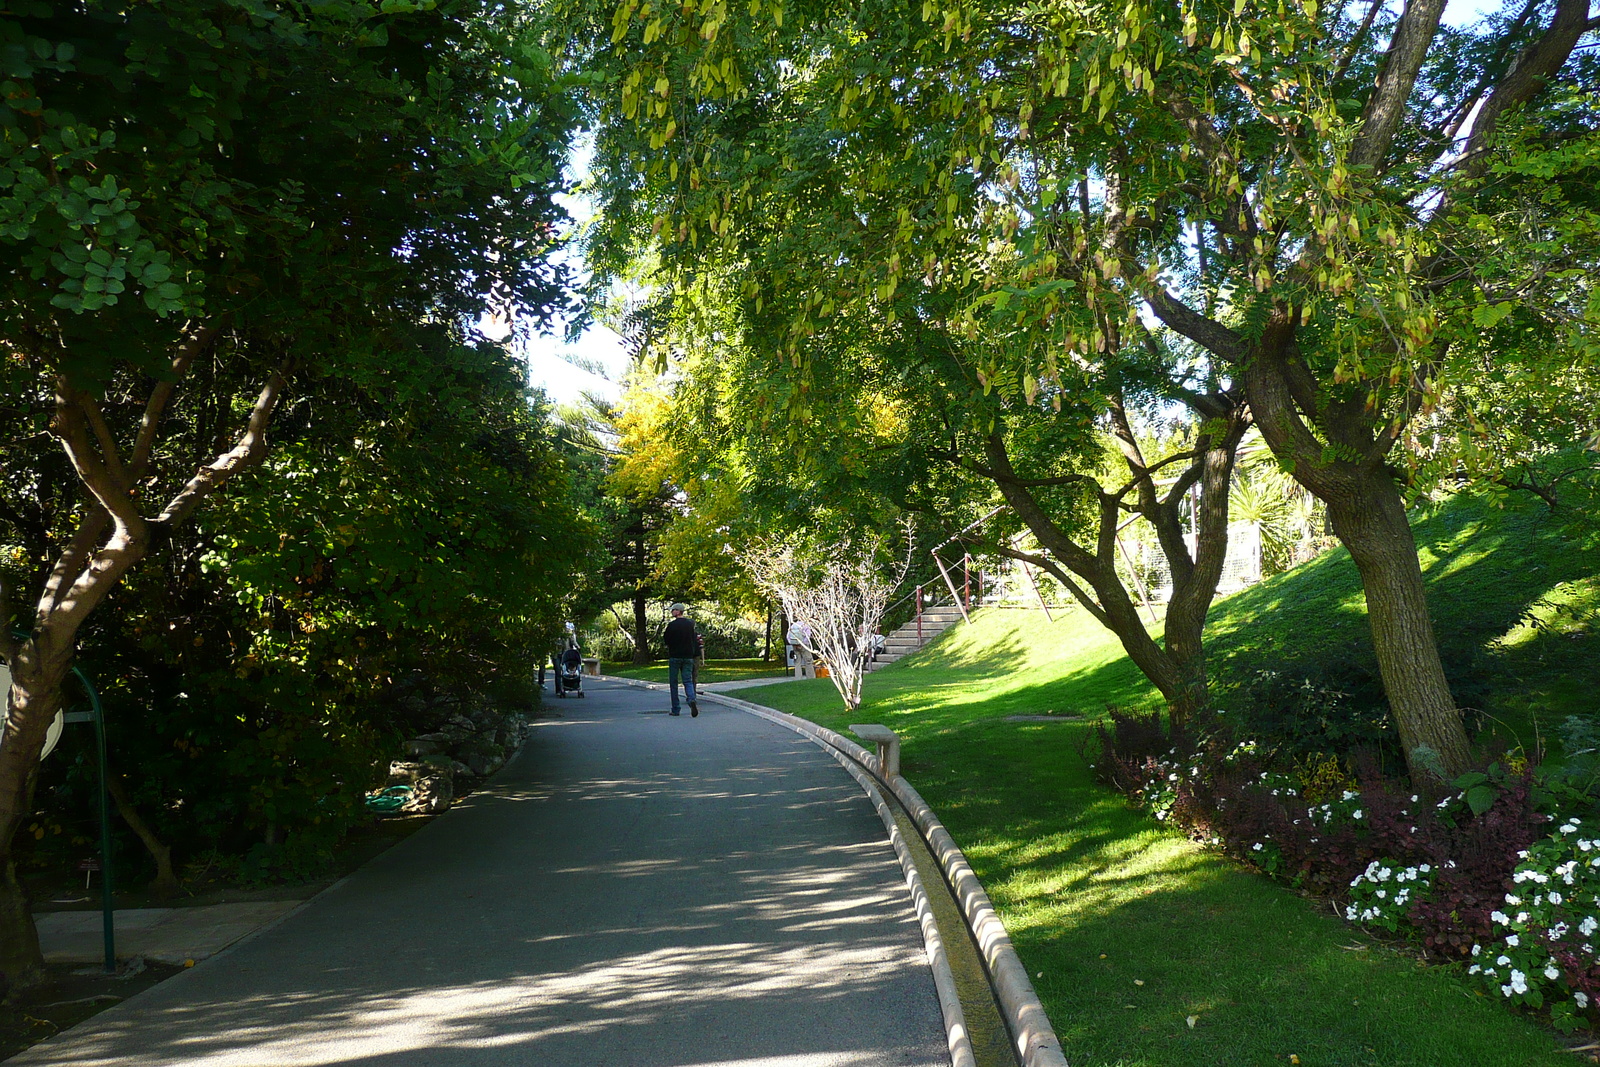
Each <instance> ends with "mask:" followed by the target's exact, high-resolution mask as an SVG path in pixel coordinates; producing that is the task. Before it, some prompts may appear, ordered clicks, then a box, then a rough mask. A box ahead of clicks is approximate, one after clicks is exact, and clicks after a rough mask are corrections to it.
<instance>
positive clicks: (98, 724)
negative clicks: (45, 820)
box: [72, 667, 117, 974]
mask: <svg viewBox="0 0 1600 1067" xmlns="http://www.w3.org/2000/svg"><path fill="white" fill-rule="evenodd" d="M72 673H73V674H76V675H77V676H78V680H79V681H80V682H82V683H83V688H84V691H85V692H87V693H88V694H89V706H90V707H91V708H93V709H94V733H95V742H96V746H97V748H98V749H99V751H98V753H97V755H98V756H99V762H100V913H101V923H100V925H101V930H102V932H103V933H104V935H105V949H106V960H105V971H106V973H107V974H115V973H116V971H117V930H116V918H115V911H114V908H115V900H116V896H115V894H116V890H115V883H114V880H113V879H112V876H111V789H110V787H109V785H108V784H107V782H106V715H105V709H104V708H102V707H101V706H100V694H99V693H97V692H95V690H94V686H92V685H90V684H89V676H88V675H86V674H84V673H83V671H82V670H81V669H80V668H78V667H74V668H72Z"/></svg>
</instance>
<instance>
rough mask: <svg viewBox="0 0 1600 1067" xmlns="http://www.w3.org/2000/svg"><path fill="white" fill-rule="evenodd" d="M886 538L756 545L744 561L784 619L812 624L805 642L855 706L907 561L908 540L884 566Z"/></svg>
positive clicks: (846, 699) (904, 572)
mask: <svg viewBox="0 0 1600 1067" xmlns="http://www.w3.org/2000/svg"><path fill="white" fill-rule="evenodd" d="M887 550H888V546H887V544H886V543H885V541H884V539H883V538H881V537H878V538H858V539H854V540H842V541H834V542H829V543H824V544H815V545H793V544H785V545H779V544H774V543H767V544H762V545H757V546H756V547H755V548H754V549H753V550H752V551H751V552H750V553H749V554H748V555H747V556H746V557H745V561H744V562H745V567H746V569H747V570H748V571H749V572H750V576H751V578H753V579H754V580H755V583H756V585H757V586H759V587H760V588H761V589H762V590H763V591H765V592H766V593H768V594H769V595H771V596H773V597H776V598H777V599H778V602H779V603H781V604H782V605H783V610H784V613H785V614H786V615H788V616H789V619H790V622H791V623H794V622H803V623H805V624H806V626H807V627H808V628H809V629H810V630H811V641H810V643H809V644H807V645H806V646H805V647H806V648H807V650H808V651H810V653H811V654H812V655H813V656H814V657H816V659H817V661H818V662H820V663H822V664H823V665H825V666H826V667H827V668H828V676H829V677H830V678H831V679H833V686H834V688H835V689H837V690H838V691H839V696H840V697H842V698H843V699H844V703H845V707H847V708H849V709H850V710H851V711H854V710H855V709H856V708H858V707H860V706H861V682H862V679H863V678H865V677H866V673H867V664H868V663H869V662H871V660H872V645H873V636H874V635H875V634H876V633H877V632H878V625H879V624H880V623H881V622H882V621H883V612H884V609H885V608H886V607H887V606H888V604H889V598H890V597H891V596H892V595H894V591H895V589H896V588H898V587H899V585H900V583H901V582H902V581H904V580H905V576H906V572H907V571H908V570H909V569H910V567H911V539H910V537H909V536H907V538H906V557H905V559H904V561H902V562H901V563H900V564H899V567H898V571H897V572H896V571H895V569H894V568H892V567H885V566H884V564H883V562H882V561H883V559H884V557H885V556H886V555H887Z"/></svg>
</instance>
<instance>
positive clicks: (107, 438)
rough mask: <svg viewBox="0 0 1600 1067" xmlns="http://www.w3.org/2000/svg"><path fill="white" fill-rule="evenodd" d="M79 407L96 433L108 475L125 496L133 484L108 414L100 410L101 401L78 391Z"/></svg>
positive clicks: (85, 392) (83, 391)
mask: <svg viewBox="0 0 1600 1067" xmlns="http://www.w3.org/2000/svg"><path fill="white" fill-rule="evenodd" d="M77 402H78V407H79V409H80V410H82V412H83V417H84V420H85V421H86V422H88V424H89V428H90V429H91V430H93V431H94V437H95V441H96V442H97V443H98V444H99V445H100V461H101V463H103V464H104V465H105V468H106V475H107V477H109V478H110V479H111V482H112V484H113V485H114V486H116V488H117V490H118V491H119V492H120V493H121V495H123V496H127V495H128V494H129V493H131V492H132V490H133V484H132V483H131V482H130V481H129V480H128V471H127V468H125V467H124V466H123V465H122V453H121V452H120V451H119V450H118V448H117V438H116V435H115V434H113V433H112V432H111V427H110V426H109V425H107V423H106V414H105V412H104V411H102V410H101V409H100V403H99V401H97V400H95V398H94V396H93V395H92V394H90V393H89V392H87V391H85V390H82V389H80V390H78V394H77Z"/></svg>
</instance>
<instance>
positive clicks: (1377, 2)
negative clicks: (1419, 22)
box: [1333, 0, 1537, 85]
mask: <svg viewBox="0 0 1600 1067" xmlns="http://www.w3.org/2000/svg"><path fill="white" fill-rule="evenodd" d="M1535 2H1537V0H1535ZM1387 3H1388V0H1372V6H1370V7H1368V8H1367V16H1366V18H1364V19H1362V20H1361V25H1360V26H1357V27H1356V32H1355V33H1353V34H1351V36H1350V44H1349V46H1348V47H1346V48H1345V50H1344V55H1342V56H1340V57H1339V66H1338V69H1336V70H1335V71H1334V72H1333V83H1334V84H1335V85H1337V84H1338V83H1339V82H1342V81H1344V76H1345V74H1347V73H1348V72H1349V70H1350V64H1351V63H1353V62H1355V58H1356V53H1357V52H1360V51H1361V46H1362V44H1364V43H1365V42H1366V39H1367V34H1368V33H1369V32H1371V30H1372V21H1373V19H1376V18H1377V17H1378V12H1380V11H1382V10H1383V9H1384V6H1385V5H1386V4H1387Z"/></svg>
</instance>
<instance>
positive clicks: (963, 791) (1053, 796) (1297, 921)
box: [741, 553, 1571, 1067]
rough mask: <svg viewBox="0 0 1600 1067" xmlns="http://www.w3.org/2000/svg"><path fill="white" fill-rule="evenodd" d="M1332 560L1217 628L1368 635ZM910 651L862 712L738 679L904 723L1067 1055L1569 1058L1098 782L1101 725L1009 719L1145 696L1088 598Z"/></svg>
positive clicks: (819, 708)
mask: <svg viewBox="0 0 1600 1067" xmlns="http://www.w3.org/2000/svg"><path fill="white" fill-rule="evenodd" d="M1330 556H1338V557H1341V558H1337V559H1330V558H1328V557H1324V558H1323V559H1321V560H1318V561H1316V562H1315V563H1313V564H1311V565H1310V567H1309V568H1308V569H1309V570H1310V571H1311V572H1312V573H1315V574H1317V575H1319V576H1320V579H1319V580H1320V581H1322V582H1323V585H1322V586H1321V587H1313V588H1311V589H1310V590H1309V591H1308V590H1307V589H1306V588H1303V587H1297V586H1296V585H1295V584H1294V583H1293V582H1291V581H1289V580H1288V579H1283V578H1280V579H1277V580H1275V581H1274V582H1272V583H1269V585H1270V587H1258V588H1257V589H1254V590H1249V591H1247V592H1246V593H1244V594H1240V595H1239V596H1237V597H1234V598H1232V599H1230V600H1229V601H1227V602H1226V603H1225V604H1221V605H1219V606H1218V608H1217V609H1216V610H1215V611H1214V613H1213V618H1214V619H1216V620H1217V621H1218V625H1215V626H1213V630H1214V631H1216V632H1218V633H1220V634H1224V635H1225V636H1223V637H1220V638H1219V641H1225V640H1230V639H1231V640H1239V639H1241V638H1242V637H1243V635H1244V634H1245V633H1246V632H1247V630H1246V622H1247V619H1246V614H1247V611H1248V612H1255V611H1259V610H1263V609H1262V605H1264V604H1275V605H1279V606H1278V607H1277V608H1275V609H1274V610H1276V611H1279V612H1282V613H1284V614H1293V613H1294V612H1297V611H1300V609H1301V606H1302V605H1303V604H1304V603H1306V602H1308V601H1309V602H1313V603H1314V604H1315V605H1316V607H1317V609H1318V611H1319V612H1321V616H1320V617H1321V619H1322V622H1323V624H1324V625H1323V626H1322V628H1320V629H1318V630H1316V632H1315V633H1314V634H1311V635H1308V636H1309V638H1310V639H1327V640H1334V641H1339V640H1348V639H1349V635H1350V634H1351V633H1355V634H1360V635H1364V634H1365V629H1366V622H1365V618H1364V616H1363V615H1362V614H1361V613H1360V611H1359V610H1358V609H1359V605H1360V587H1359V582H1354V580H1353V579H1354V568H1353V567H1352V566H1351V565H1350V563H1349V559H1348V556H1344V555H1343V553H1332V554H1330ZM1474 566H1481V564H1474ZM1305 570H1307V568H1303V569H1302V571H1305ZM1469 570H1470V568H1469ZM1293 577H1294V576H1292V575H1291V576H1289V578H1293ZM1346 578H1349V579H1350V581H1349V582H1347V581H1346V580H1345V579H1346ZM1302 580H1303V579H1302ZM1352 590H1353V592H1352ZM1352 597H1354V606H1353V607H1352V606H1351V601H1352ZM1246 598H1249V599H1246ZM1265 617H1266V616H1263V618H1265ZM1259 621H1260V620H1259V619H1258V620H1257V622H1259ZM1308 625H1309V624H1308V623H1307V621H1306V617H1305V616H1304V615H1299V616H1296V618H1295V619H1294V620H1293V621H1292V622H1291V623H1286V624H1281V627H1282V628H1281V630H1280V634H1279V636H1281V638H1282V639H1283V641H1284V642H1285V643H1288V642H1289V639H1290V638H1291V637H1292V636H1295V634H1294V628H1295V627H1301V628H1304V627H1306V626H1308ZM1257 629H1258V630H1259V627H1258V628H1257ZM1498 632H1504V630H1503V628H1502V630H1501V631H1498ZM997 659H1000V660H1004V661H1006V662H1007V663H1009V665H1010V666H1009V671H1008V672H998V673H997V671H996V667H995V662H996V660H997ZM902 663H903V664H906V665H905V666H902V664H896V665H895V667H896V668H898V669H895V670H886V671H882V672H879V673H877V674H874V675H870V676H869V677H868V678H867V683H866V689H865V692H864V697H865V704H864V706H863V708H862V709H861V710H860V711H857V712H855V713H851V714H845V713H844V712H843V710H842V708H841V706H840V704H839V702H838V699H837V696H836V695H835V694H833V692H832V691H831V689H823V688H821V687H820V686H818V685H817V684H815V683H796V684H794V685H790V686H783V687H773V688H770V689H761V690H752V691H749V692H747V693H745V694H741V695H744V696H746V697H748V698H749V699H752V700H755V701H757V702H760V703H764V704H769V705H771V706H773V707H778V708H780V709H782V710H784V711H789V712H791V713H794V714H798V715H803V716H805V717H807V718H810V719H813V720H814V721H817V722H819V723H822V724H823V725H826V726H829V727H832V728H834V729H837V730H841V731H843V730H844V728H845V726H846V725H847V723H848V722H883V723H886V724H887V725H889V726H890V727H891V728H893V729H895V730H896V731H898V732H900V734H901V736H902V739H903V745H904V748H903V752H902V766H903V768H904V771H905V774H906V776H907V777H908V778H909V779H910V780H911V781H912V782H913V784H915V785H916V787H917V789H918V790H919V791H920V792H921V793H922V794H923V796H924V797H926V798H927V799H928V802H929V803H930V804H932V805H933V807H934V810H935V811H937V812H938V813H939V815H940V817H941V818H942V819H943V821H944V822H945V824H946V825H947V826H948V827H949V829H950V831H951V833H952V834H953V835H954V836H955V838H956V840H957V841H958V842H959V843H960V844H961V845H962V848H963V849H964V851H965V852H966V854H967V856H968V859H969V860H970V861H971V863H972V865H973V869H974V870H975V871H976V872H977V874H978V876H979V877H980V879H982V880H983V882H984V885H985V886H986V887H987V888H988V890H989V893H990V896H991V897H992V899H993V900H994V902H995V906H996V908H997V909H999V911H1000V914H1001V917H1002V918H1003V920H1004V921H1005V923H1006V927H1007V929H1008V930H1009V931H1010V933H1011V936H1012V939H1013V940H1014V942H1015V943H1016V945H1017V949H1018V952H1019V953H1020V954H1021V956H1022V959H1023V962H1024V964H1025V965H1026V966H1027V968H1028V971H1029V973H1030V975H1036V976H1037V977H1035V978H1034V984H1035V986H1036V988H1037V989H1038V990H1039V993H1040V996H1041V998H1042V999H1043V1001H1044V1004H1045V1007H1046V1010H1047V1011H1048V1012H1049V1014H1050V1018H1051V1020H1052V1022H1053V1023H1054V1025H1055V1027H1056V1031H1057V1034H1058V1036H1059V1037H1060V1038H1061V1040H1062V1043H1063V1047H1064V1050H1065V1052H1066V1054H1067V1058H1068V1061H1069V1062H1071V1063H1072V1064H1073V1067H1194V1065H1204V1067H1222V1065H1261V1067H1267V1065H1276V1064H1286V1063H1288V1062H1289V1056H1290V1055H1291V1054H1293V1055H1297V1056H1299V1058H1300V1062H1301V1063H1303V1064H1306V1065H1308V1067H1309V1065H1312V1064H1316V1065H1321V1067H1502V1065H1503V1067H1556V1065H1558V1064H1564V1063H1569V1062H1570V1059H1571V1058H1570V1057H1567V1056H1565V1055H1564V1054H1562V1053H1560V1052H1558V1051H1557V1050H1556V1044H1555V1042H1554V1041H1553V1040H1552V1038H1551V1037H1550V1036H1549V1035H1548V1034H1547V1033H1545V1032H1544V1031H1542V1030H1540V1029H1539V1028H1537V1027H1535V1026H1533V1025H1532V1024H1530V1023H1528V1022H1527V1021H1525V1020H1523V1019H1521V1018H1519V1017H1517V1016H1514V1015H1512V1014H1510V1013H1508V1012H1507V1011H1505V1010H1504V1009H1502V1008H1501V1007H1500V1006H1498V1005H1496V1004H1490V1003H1488V1002H1487V1001H1486V1000H1485V999H1484V998H1483V997H1481V996H1479V995H1478V990H1477V989H1476V987H1472V986H1468V985H1466V984H1465V983H1464V982H1463V981H1462V980H1461V979H1460V978H1459V977H1458V976H1457V975H1456V974H1454V973H1453V972H1451V971H1449V970H1446V969H1441V968H1429V969H1425V970H1419V969H1418V968H1417V967H1416V966H1415V965H1414V963H1413V962H1412V961H1411V960H1409V959H1407V958H1405V957H1404V956H1403V955H1401V954H1399V953H1396V952H1394V951H1392V950H1391V949H1388V948H1386V947H1384V946H1381V945H1370V944H1367V943H1365V942H1364V939H1363V938H1362V937H1361V935H1360V932H1359V931H1358V930H1355V929H1353V928H1351V927H1349V926H1347V925H1346V924H1344V923H1343V922H1342V921H1340V920H1338V919H1336V918H1335V917H1333V916H1332V915H1331V914H1330V913H1328V912H1327V911H1325V910H1322V909H1320V908H1318V907H1317V906H1315V905H1313V904H1312V903H1311V902H1309V901H1306V900H1302V899H1301V898H1299V897H1297V896H1295V895H1294V894H1293V893H1290V892H1288V891H1287V890H1285V889H1283V888H1281V887H1279V886H1277V885H1274V884H1273V883H1271V882H1269V881H1267V880H1266V879H1264V878H1262V877H1260V876H1257V875H1255V874H1252V873H1250V872H1248V871H1246V870H1244V869H1243V868H1241V867H1239V866H1237V865H1236V864H1234V863H1232V862H1231V861H1229V860H1226V859H1224V858H1222V857H1220V856H1217V855H1215V854H1213V853H1210V852H1207V851H1205V850H1203V849H1201V848H1199V847H1198V846H1196V845H1195V844H1193V843H1192V842H1190V841H1187V840H1185V839H1183V838H1182V837H1180V836H1178V835H1176V834H1173V833H1170V832H1169V831H1167V830H1166V829H1165V828H1164V827H1162V826H1161V825H1160V824H1158V823H1155V822H1153V821H1152V820H1151V819H1149V818H1148V817H1147V816H1145V815H1144V814H1142V813H1140V812H1137V811H1134V810H1132V809H1131V808H1129V807H1128V805H1127V804H1126V803H1124V802H1123V801H1122V799H1121V798H1119V797H1117V796H1115V795H1113V794H1111V793H1109V792H1107V791H1105V790H1104V789H1101V788H1099V787H1097V786H1095V785H1094V784H1093V782H1092V781H1091V778H1090V773H1091V772H1090V769H1089V767H1088V764H1087V762H1086V761H1085V759H1084V756H1083V754H1082V752H1081V749H1082V748H1083V747H1084V744H1085V742H1086V741H1087V740H1088V738H1089V736H1090V734H1091V731H1092V721H1085V722H1063V723H1047V724H1034V723H1006V722H1004V721H1003V719H1004V717H1005V716H1006V715H1011V714H1016V713H1021V712H1040V711H1045V710H1051V711H1056V712H1061V711H1076V712H1087V713H1089V714H1090V715H1091V716H1097V715H1099V714H1101V713H1102V712H1103V709H1104V708H1105V706H1106V705H1107V704H1114V705H1122V706H1130V705H1135V706H1137V705H1141V704H1142V705H1149V704H1150V703H1152V701H1153V696H1154V694H1153V691H1152V690H1151V688H1150V686H1149V684H1148V682H1146V681H1145V680H1144V679H1143V677H1142V676H1140V675H1139V674H1138V672H1137V671H1136V670H1134V669H1133V668H1132V666H1131V664H1129V663H1128V662H1127V660H1126V659H1125V657H1123V655H1122V650H1121V647H1120V645H1118V643H1117V642H1116V640H1115V639H1114V638H1112V637H1111V636H1110V635H1109V634H1107V633H1106V632H1105V631H1104V630H1103V629H1101V628H1100V627H1099V626H1098V625H1097V624H1096V623H1094V622H1093V620H1091V619H1090V618H1088V616H1087V615H1086V614H1085V613H1083V612H1072V613H1067V614H1066V615H1064V616H1062V617H1059V618H1058V619H1057V621H1056V622H1055V623H1054V624H1046V623H1045V622H1044V620H1043V618H1042V616H1040V615H1039V614H1038V613H1036V612H1034V613H1028V612H1021V611H1005V612H1001V611H993V610H990V611H985V612H980V613H977V614H976V615H975V616H974V618H973V621H972V623H971V625H970V626H959V627H956V628H955V629H953V630H951V631H949V632H948V633H947V634H946V635H944V637H943V638H941V641H940V642H939V643H938V644H937V645H934V646H930V648H928V649H926V650H924V651H923V652H922V653H920V654H919V655H918V656H916V657H911V658H909V659H908V660H906V661H902ZM821 685H824V686H825V685H826V683H821ZM1191 1017H1192V1018H1193V1019H1194V1024H1193V1025H1192V1026H1191V1025H1190V1023H1189V1020H1190V1018H1191Z"/></svg>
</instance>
